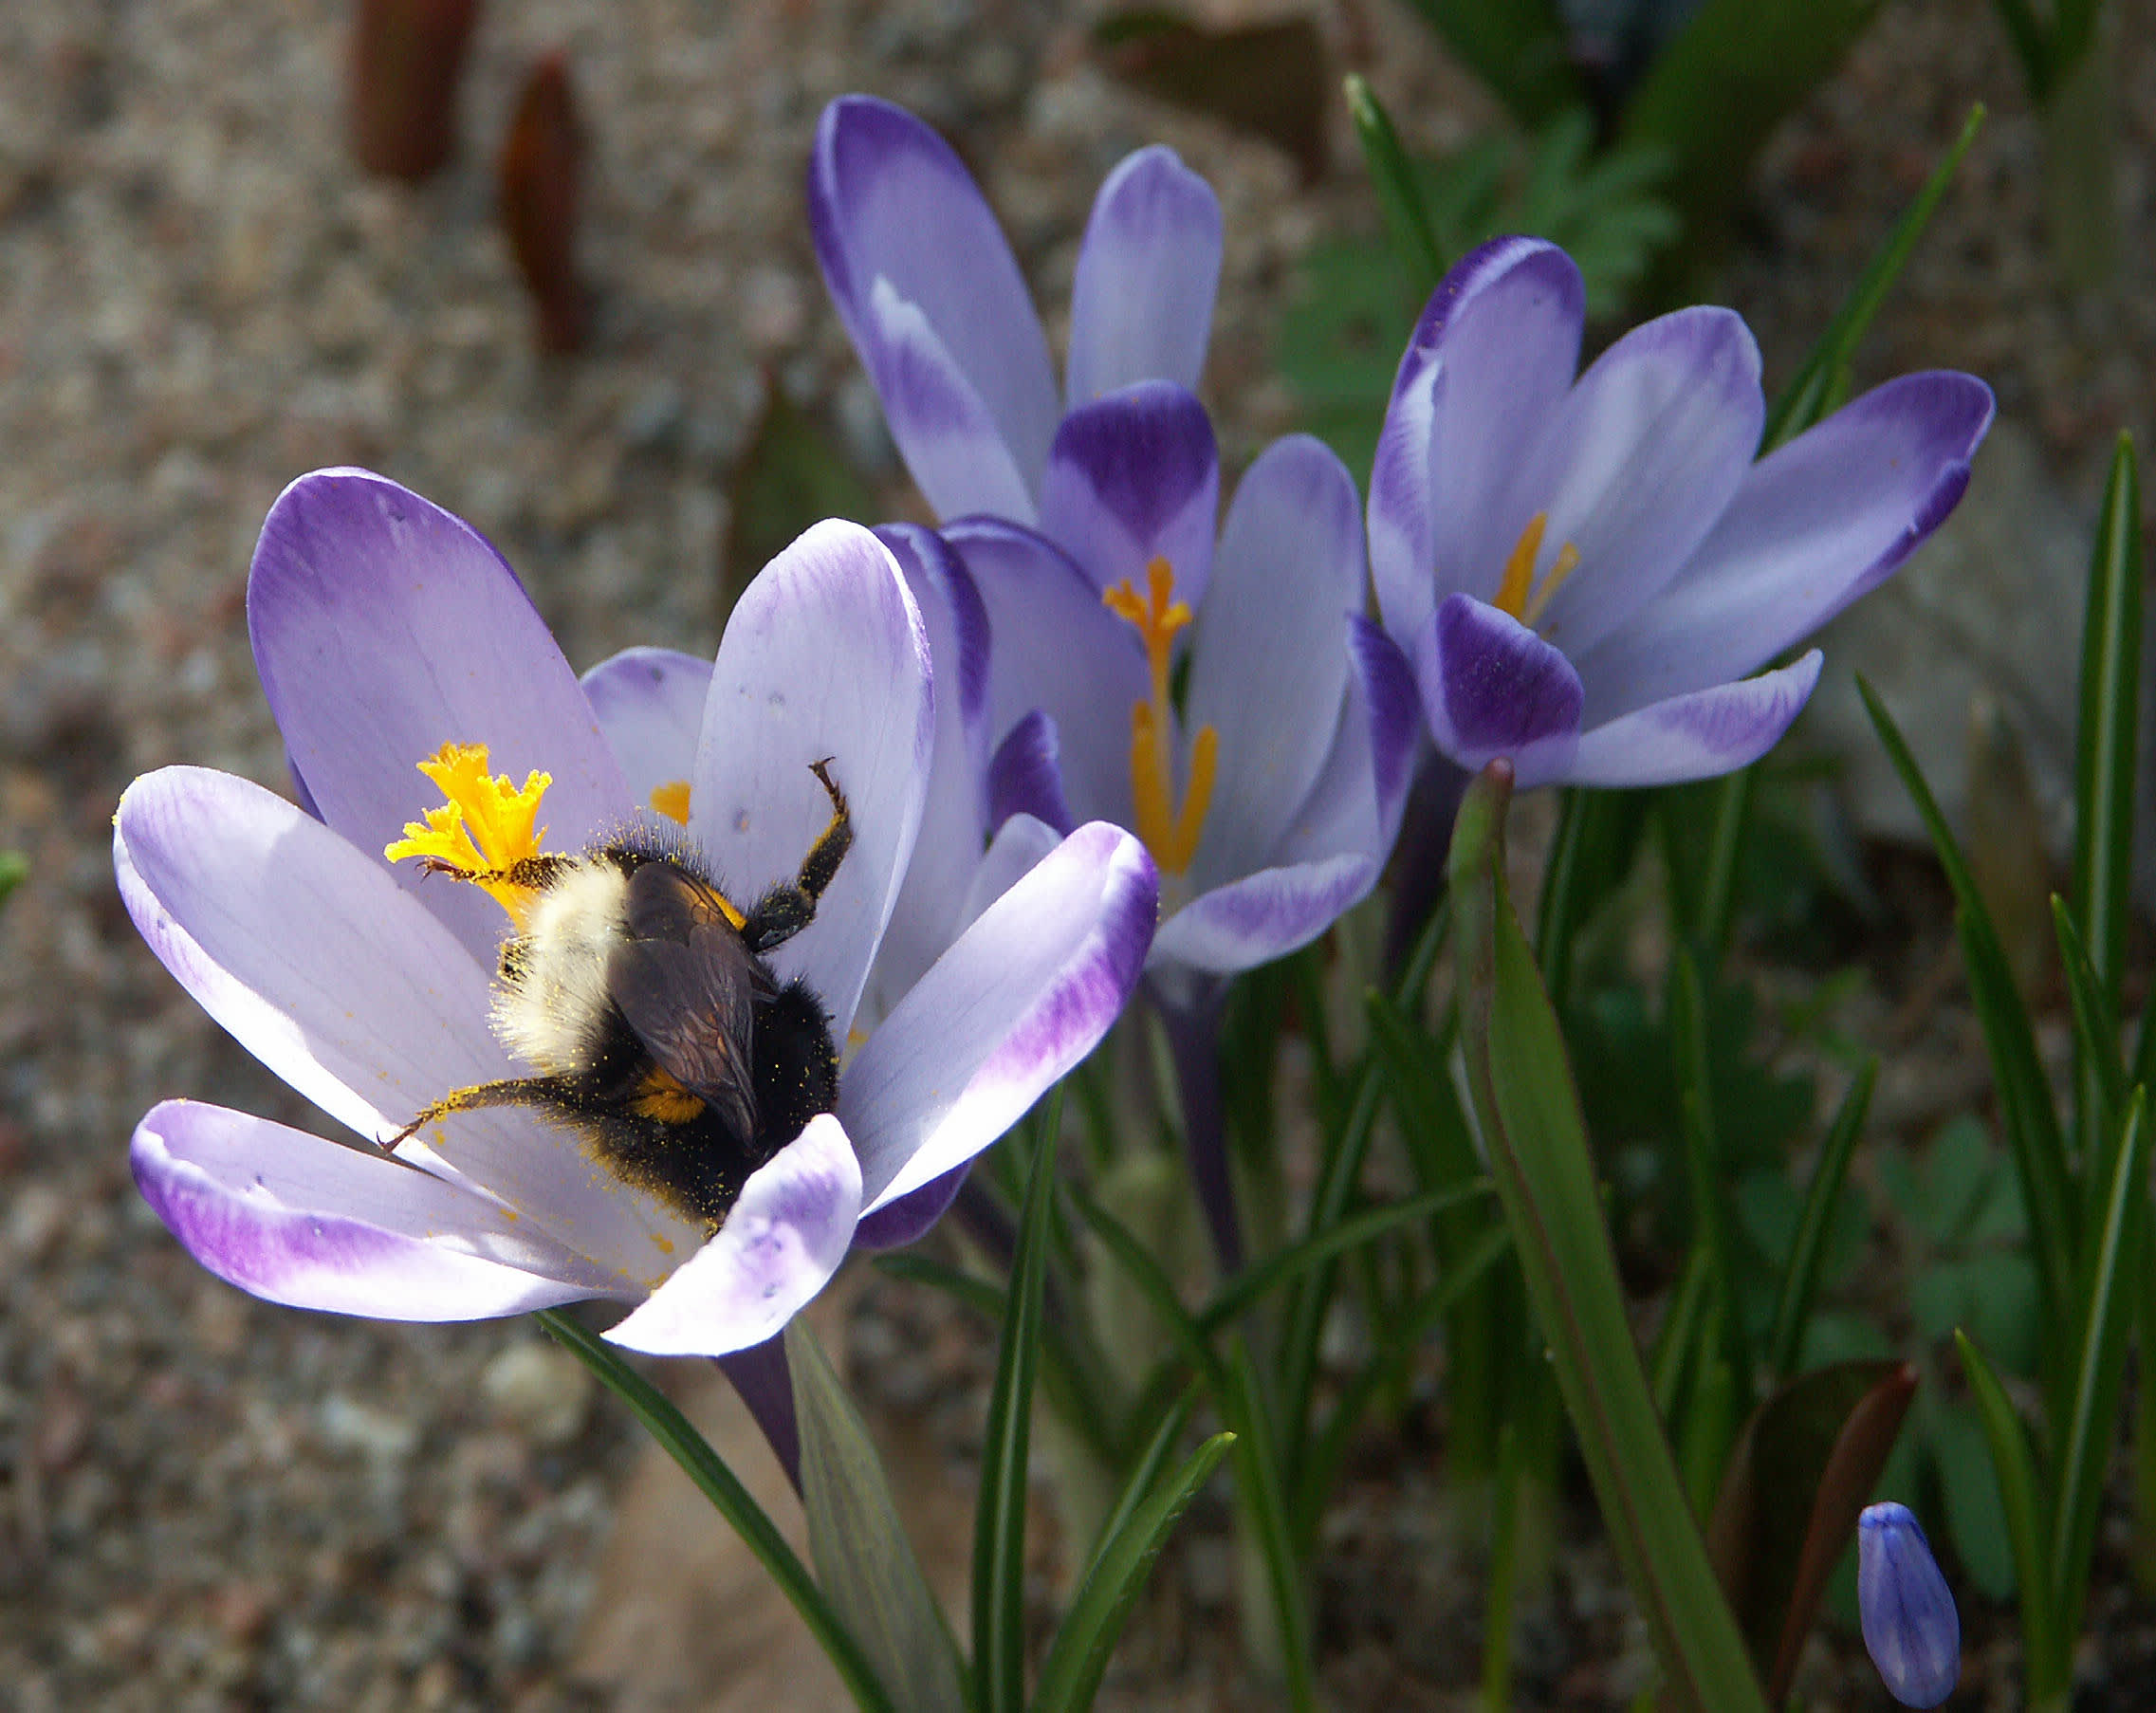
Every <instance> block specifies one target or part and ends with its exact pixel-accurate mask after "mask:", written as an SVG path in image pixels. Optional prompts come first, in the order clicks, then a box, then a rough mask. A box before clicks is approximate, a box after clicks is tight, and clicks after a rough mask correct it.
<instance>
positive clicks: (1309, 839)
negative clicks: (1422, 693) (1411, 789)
mask: <svg viewBox="0 0 2156 1713" xmlns="http://www.w3.org/2000/svg"><path fill="white" fill-rule="evenodd" d="M1348 655H1349V659H1350V661H1351V662H1352V663H1353V666H1354V671H1353V672H1351V673H1350V675H1349V679H1348V694H1347V697H1346V699H1345V700H1344V701H1343V702H1342V703H1341V705H1340V717H1339V721H1338V724H1337V727H1336V729H1335V731H1334V734H1333V746H1332V748H1331V749H1330V750H1329V751H1327V753H1326V756H1325V762H1324V764H1323V765H1322V766H1321V767H1319V768H1318V783H1317V784H1316V786H1314V787H1313V788H1312V790H1311V792H1310V795H1309V796H1308V797H1306V798H1304V799H1303V801H1302V803H1301V805H1300V806H1299V808H1298V809H1297V810H1296V812H1295V815H1294V818H1293V819H1292V820H1290V821H1289V822H1288V825H1287V829H1286V831H1285V833H1284V834H1283V835H1282V837H1281V839H1280V841H1279V843H1278V844H1276V845H1275V846H1274V848H1273V850H1272V852H1271V853H1270V855H1269V857H1268V859H1267V862H1266V864H1265V866H1267V867H1273V868H1287V867H1292V866H1293V865H1295V864H1297V863H1305V862H1318V861H1322V860H1323V859H1325V858H1327V857H1339V856H1344V855H1354V856H1363V857H1371V858H1372V859H1373V860H1374V861H1376V862H1379V863H1382V862H1383V861H1384V860H1385V858H1386V856H1387V854H1388V853H1389V852H1390V851H1391V848H1392V840H1393V838H1394V836H1395V834H1396V833H1397V832H1398V830H1399V825H1400V814H1401V809H1402V807H1403V805H1404V804H1405V802H1406V801H1407V795H1408V783H1409V779H1410V773H1411V770H1412V768H1413V764H1414V757H1415V740H1416V737H1417V735H1418V734H1419V733H1420V731H1421V730H1422V704H1421V701H1420V699H1419V698H1418V696H1417V694H1416V691H1415V673H1414V669H1413V668H1412V667H1411V666H1410V665H1409V664H1408V657H1407V656H1406V655H1405V654H1402V653H1401V652H1400V651H1399V649H1398V648H1397V647H1396V646H1395V645H1394V644H1393V641H1392V639H1391V637H1390V636H1388V635H1386V634H1385V633H1384V631H1382V630H1381V629H1379V628H1378V626H1376V625H1375V624H1373V623H1372V622H1371V621H1370V620H1369V619H1367V618H1365V617H1363V616H1362V615H1361V614H1359V613H1357V614H1355V615H1354V616H1353V617H1351V618H1350V619H1349V620H1348Z"/></svg>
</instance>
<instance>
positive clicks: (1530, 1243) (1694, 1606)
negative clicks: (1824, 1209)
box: [1450, 763, 1766, 1713]
mask: <svg viewBox="0 0 2156 1713" xmlns="http://www.w3.org/2000/svg"><path fill="white" fill-rule="evenodd" d="M1510 794H1511V772H1510V769H1509V768H1507V767H1505V766H1504V765H1503V764H1502V763H1499V764H1493V765H1492V766H1491V767H1490V768H1488V769H1486V770H1485V771H1484V772H1483V774H1482V776H1481V777H1480V778H1479V779H1477V781H1476V782H1475V783H1474V784H1473V785H1472V786H1471V787H1469V789H1468V792H1467V795H1466V798H1465V800H1464V801H1463V802H1462V804H1461V809H1460V817H1459V820H1458V822H1457V824H1456V826H1455V829H1454V833H1453V839H1452V856H1451V862H1450V873H1451V887H1452V897H1453V902H1454V910H1455V912H1457V914H1458V929H1459V934H1458V941H1459V943H1458V947H1457V954H1458V957H1459V960H1460V972H1461V974H1460V980H1461V985H1462V995H1461V1036H1462V1041H1463V1042H1464V1044H1465V1049H1466V1058H1467V1069H1468V1078H1469V1082H1470V1085H1471V1087H1472V1089H1473V1092H1474V1096H1475V1108H1476V1112H1477V1114H1478V1116H1479V1117H1480V1118H1481V1121H1482V1132H1483V1141H1484V1143H1485V1144H1486V1146H1487V1148H1488V1150H1489V1156H1490V1165H1491V1170H1492V1171H1493V1173H1494V1174H1495V1176H1496V1178H1497V1184H1498V1193H1499V1196H1500V1197H1501V1199H1502V1201H1503V1203H1504V1211H1505V1217H1506V1221H1507V1223H1508V1224H1509V1225H1511V1227H1512V1232H1513V1240H1514V1243H1515V1244H1516V1245H1517V1247H1518V1250H1519V1254H1520V1270H1521V1272H1522V1273H1523V1274H1524V1275H1525V1277H1526V1280H1527V1289H1528V1295H1529V1298H1530V1299H1531V1301H1532V1302H1533V1304H1534V1308H1535V1312H1536V1315H1537V1317H1538V1319H1539V1324H1540V1326H1541V1329H1542V1332H1543V1334H1544V1335H1545V1336H1546V1337H1547V1338H1548V1339H1549V1340H1550V1353H1551V1362H1552V1366H1553V1367H1554V1369H1555V1370H1556V1372H1557V1384H1558V1386H1559V1387H1560V1388H1561V1390H1562V1391H1563V1395H1564V1402H1565V1407H1566V1409H1567V1410H1568V1411H1569V1412H1570V1414H1571V1417H1572V1422H1573V1427H1574V1428H1575V1430H1576V1434H1577V1437H1578V1442H1579V1446H1580V1451H1581V1454H1582V1456H1583V1458H1584V1460H1585V1462H1586V1464H1587V1468H1588V1474H1589V1476H1590V1478H1591V1479H1592V1480H1593V1482H1594V1491H1595V1497H1596V1498H1597V1499H1598V1500H1599V1501H1601V1507H1602V1515H1603V1517H1604V1519H1605V1520H1606V1521H1607V1523H1608V1525H1609V1529H1610V1534H1611V1538H1612V1544H1613V1545H1614V1547H1615V1549H1616V1553H1617V1557H1618V1561H1619V1563H1620V1564H1621V1565H1622V1566H1623V1567H1624V1571H1625V1577H1626V1580H1627V1581H1628V1582H1629V1583H1630V1584H1631V1590H1632V1595H1633V1598H1634V1599H1635V1600H1636V1601H1637V1602H1638V1604H1639V1608H1640V1611H1641V1612H1642V1614H1643V1615H1644V1616H1645V1618H1646V1620H1647V1624H1648V1629H1649V1633H1650V1634H1651V1635H1652V1637H1653V1639H1654V1645H1655V1651H1656V1653H1657V1654H1658V1655H1659V1657H1660V1659H1661V1662H1662V1667H1663V1671H1664V1675H1665V1678H1666V1681H1667V1683H1668V1687H1669V1690H1670V1693H1671V1695H1672V1696H1673V1698H1674V1699H1675V1701H1676V1703H1677V1704H1678V1705H1680V1706H1684V1707H1689V1708H1693V1709H1696V1710H1697V1713H1765V1710H1766V1704H1765V1701H1764V1699H1763V1698H1762V1696H1761V1695H1760V1685H1759V1679H1758V1678H1757V1677H1756V1676H1755V1675H1754V1674H1753V1670H1752V1665H1751V1660H1750V1658H1749V1656H1748V1655H1747V1653H1746V1651H1745V1648H1744V1638H1743V1635H1742V1633H1741V1631H1740V1630H1739V1629H1738V1627H1737V1620H1736V1617H1735V1615H1734V1614H1733V1613H1732V1612H1731V1611H1730V1607H1729V1602H1728V1600H1727V1599H1726V1597H1724V1595H1723V1592H1722V1587H1721V1584H1720V1582H1719V1581H1718V1580H1717V1579H1716V1576H1715V1574H1714V1567H1713V1565H1712V1563H1711V1562H1710V1561H1709V1559H1708V1557H1707V1551H1706V1543H1705V1540H1704V1539H1703V1538H1701V1535H1700V1529H1699V1524H1698V1522H1697V1521H1696V1520H1695V1519H1694V1518H1693V1515H1692V1510H1691V1506H1690V1505H1689V1504H1688V1503H1687V1502H1686V1498H1685V1492H1684V1486H1683V1483H1682V1482H1681V1481H1680V1479H1679V1477H1678V1473H1677V1465H1676V1460H1675V1459H1674V1458H1673V1457H1672V1456H1671V1454H1670V1450H1669V1442H1668V1437H1667V1436H1666V1435H1665V1433H1664V1431H1663V1427H1662V1419H1661V1417H1660V1416H1659V1415H1658V1414H1657V1413H1656V1411H1655V1408H1654V1400H1653V1398H1652V1396H1651V1395H1650V1394H1649V1390H1648V1381H1647V1374H1646V1372H1645V1371H1644V1370H1643V1369H1642V1367H1641V1366H1640V1358H1639V1350H1638V1347H1637V1346H1636V1345H1635V1344H1634V1343H1633V1341H1632V1333H1631V1322H1630V1320H1629V1318H1628V1317H1627V1315H1626V1310H1625V1300H1624V1293H1623V1289H1622V1287H1621V1286H1620V1284H1619V1282H1618V1279H1617V1261H1616V1254H1615V1252H1614V1250H1613V1249H1612V1245H1611V1241H1610V1231H1609V1226H1608V1225H1607V1224H1606V1222H1605V1220H1604V1217H1603V1211H1602V1198H1601V1191H1600V1188H1599V1187H1598V1185H1597V1184H1596V1181H1595V1176H1594V1161H1593V1159H1592V1158H1591V1157H1590V1155H1589V1153H1588V1148H1587V1135H1586V1129H1585V1125H1584V1123H1583V1121H1582V1119H1581V1117H1580V1111H1579V1096H1578V1092H1577V1090H1576V1088H1575V1086H1574V1084H1573V1080H1572V1072H1571V1068H1570V1066H1569V1064H1568V1063H1567V1062H1566V1059H1565V1054H1564V1041H1563V1037H1562V1035H1561V1034H1560V1032H1559V1030H1558V1026H1557V1014H1556V1012H1555V1011H1554V1010H1553V1009H1552V1008H1551V1005H1550V1002H1549V997H1548V995H1547V994H1545V993H1544V992H1543V990H1542V985H1541V980H1540V977H1539V974H1538V972H1537V970H1536V967H1535V958H1534V954H1533V953H1532V952H1531V951H1530V950H1529V949H1528V947H1527V941H1526V937H1525V936H1524V935H1523V934H1522V933H1521V932H1520V923H1519V919H1518V918H1517V917H1516V916H1515V915H1514V914H1513V911H1512V905H1511V901H1510V899H1509V898H1508V897H1507V895H1506V893H1505V886H1504V860H1503V814H1504V806H1505V801H1506V800H1507V799H1508V798H1509V796H1510Z"/></svg>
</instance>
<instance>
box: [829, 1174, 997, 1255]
mask: <svg viewBox="0 0 2156 1713" xmlns="http://www.w3.org/2000/svg"><path fill="white" fill-rule="evenodd" d="M971 1170H973V1162H972V1161H970V1160H967V1162H966V1163H965V1164H964V1165H963V1166H953V1167H952V1168H951V1169H950V1170H949V1171H947V1172H945V1173H944V1174H943V1176H942V1177H940V1178H931V1179H930V1180H929V1181H928V1182H927V1183H926V1184H923V1185H922V1186H921V1187H920V1188H918V1189H915V1190H912V1191H911V1192H910V1193H908V1194H906V1195H902V1196H900V1197H899V1198H898V1199H897V1200H896V1201H894V1202H886V1203H885V1204H884V1205H883V1206H880V1207H878V1208H877V1209H876V1210H875V1212H874V1213H871V1214H867V1215H864V1216H863V1218H862V1220H861V1223H860V1224H859V1225H857V1226H856V1227H855V1228H854V1247H855V1248H857V1249H871V1250H875V1249H903V1248H905V1247H906V1246H907V1245H908V1244H909V1243H919V1242H920V1241H921V1239H922V1238H924V1237H926V1236H927V1235H928V1232H929V1227H930V1226H931V1225H934V1224H935V1223H936V1221H938V1220H940V1219H941V1218H943V1216H944V1215H945V1214H946V1213H947V1212H949V1209H950V1205H951V1203H953V1202H955V1201H956V1200H957V1199H958V1192H959V1191H960V1190H961V1189H963V1188H965V1187H966V1174H967V1172H969V1171H971Z"/></svg>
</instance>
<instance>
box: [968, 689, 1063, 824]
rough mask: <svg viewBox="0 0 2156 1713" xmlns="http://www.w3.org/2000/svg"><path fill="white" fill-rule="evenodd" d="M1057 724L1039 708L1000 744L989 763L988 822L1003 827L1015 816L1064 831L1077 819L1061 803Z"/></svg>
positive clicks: (1027, 716) (1011, 730)
mask: <svg viewBox="0 0 2156 1713" xmlns="http://www.w3.org/2000/svg"><path fill="white" fill-rule="evenodd" d="M1059 750H1060V745H1059V743H1058V740H1057V735H1056V722H1055V721H1053V720H1051V719H1050V718H1049V717H1048V716H1047V715H1046V714H1044V713H1042V712H1041V710H1040V709H1038V708H1036V709H1034V710H1033V711H1032V712H1031V713H1029V714H1027V715H1026V716H1025V718H1024V719H1023V720H1021V721H1019V723H1018V724H1017V725H1016V726H1013V727H1012V728H1010V733H1009V735H1008V736H1006V737H1005V738H1004V741H1003V742H1002V743H1001V744H999V745H997V746H996V756H995V760H994V761H993V762H991V763H990V764H989V766H988V820H989V822H990V824H992V825H994V826H998V827H1000V826H1002V825H1003V824H1004V822H1005V821H1006V820H1009V819H1010V818H1011V817H1012V816H1014V815H1025V816H1030V817H1032V818H1033V819H1034V820H1040V821H1044V822H1046V823H1047V824H1048V825H1049V826H1052V827H1055V828H1057V829H1058V830H1059V831H1060V832H1061V833H1067V832H1069V831H1070V830H1071V828H1072V827H1073V826H1075V825H1076V824H1077V822H1076V821H1075V820H1073V819H1072V816H1071V808H1070V804H1069V803H1067V802H1065V801H1063V770H1062V764H1061V763H1060V761H1059V760H1058V754H1059Z"/></svg>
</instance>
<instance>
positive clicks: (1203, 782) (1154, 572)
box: [1100, 558, 1220, 875]
mask: <svg viewBox="0 0 2156 1713" xmlns="http://www.w3.org/2000/svg"><path fill="white" fill-rule="evenodd" d="M1174 595H1175V573H1174V572H1173V571H1172V570H1171V569H1170V567H1169V563H1168V562H1167V561H1166V560H1164V559H1160V558H1155V559H1153V560H1152V562H1149V563H1148V564H1147V566H1146V593H1145V595H1144V597H1143V598H1141V597H1140V596H1139V594H1138V592H1137V590H1136V589H1135V588H1133V586H1132V583H1131V580H1130V579H1129V578H1125V579H1124V580H1122V581H1121V582H1119V583H1117V584H1116V585H1115V587H1114V588H1113V589H1109V590H1107V591H1106V592H1104V593H1103V594H1102V596H1101V598H1100V599H1101V601H1102V603H1103V604H1104V605H1105V606H1106V607H1107V608H1108V610H1109V611H1110V612H1111V613H1113V614H1115V617H1118V618H1121V619H1124V620H1126V621H1127V622H1129V623H1130V624H1132V625H1133V626H1134V627H1136V630H1137V633H1138V635H1139V636H1140V637H1141V638H1142V639H1143V640H1144V642H1145V645H1146V664H1147V666H1148V667H1149V668H1150V669H1151V672H1152V696H1151V698H1150V699H1148V700H1146V701H1144V702H1138V703H1135V704H1133V706H1132V709H1131V796H1132V798H1133V801H1134V802H1135V803H1136V806H1137V817H1136V819H1137V825H1136V827H1134V828H1133V831H1134V832H1135V833H1136V834H1137V836H1138V837H1139V838H1141V839H1143V840H1144V841H1145V845H1146V849H1147V850H1149V851H1151V852H1152V859H1153V861H1154V862H1156V863H1157V864H1159V865H1160V868H1161V870H1162V872H1163V873H1165V874H1170V875H1180V874H1182V873H1183V872H1184V871H1185V870H1187V869H1189V866H1190V859H1191V858H1192V857H1195V856H1196V855H1197V854H1198V836H1199V834H1200V833H1202V832H1203V831H1204V830H1205V824H1206V809H1207V805H1208V804H1209V803H1210V802H1211V801H1212V795H1213V773H1214V770H1215V768H1216V767H1217V766H1218V764H1219V761H1220V733H1219V732H1218V731H1216V730H1214V729H1213V728H1211V727H1210V726H1201V727H1200V728H1198V731H1197V734H1196V735H1195V736H1194V737H1193V738H1192V739H1191V740H1190V777H1189V781H1188V783H1187V785H1186V788H1185V790H1184V794H1183V802H1182V806H1181V807H1180V808H1178V807H1177V806H1176V803H1175V792H1174V765H1173V758H1172V757H1171V756H1170V753H1169V745H1170V734H1171V733H1172V732H1173V730H1174V724H1175V712H1174V709H1172V708H1171V707H1170V705H1169V691H1168V676H1169V664H1170V652H1171V650H1172V648H1173V646H1174V642H1175V634H1176V632H1178V631H1180V630H1181V629H1182V628H1183V627H1184V626H1185V625H1187V624H1189V622H1190V608H1189V604H1188V603H1186V602H1184V601H1180V600H1176V599H1174Z"/></svg>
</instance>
